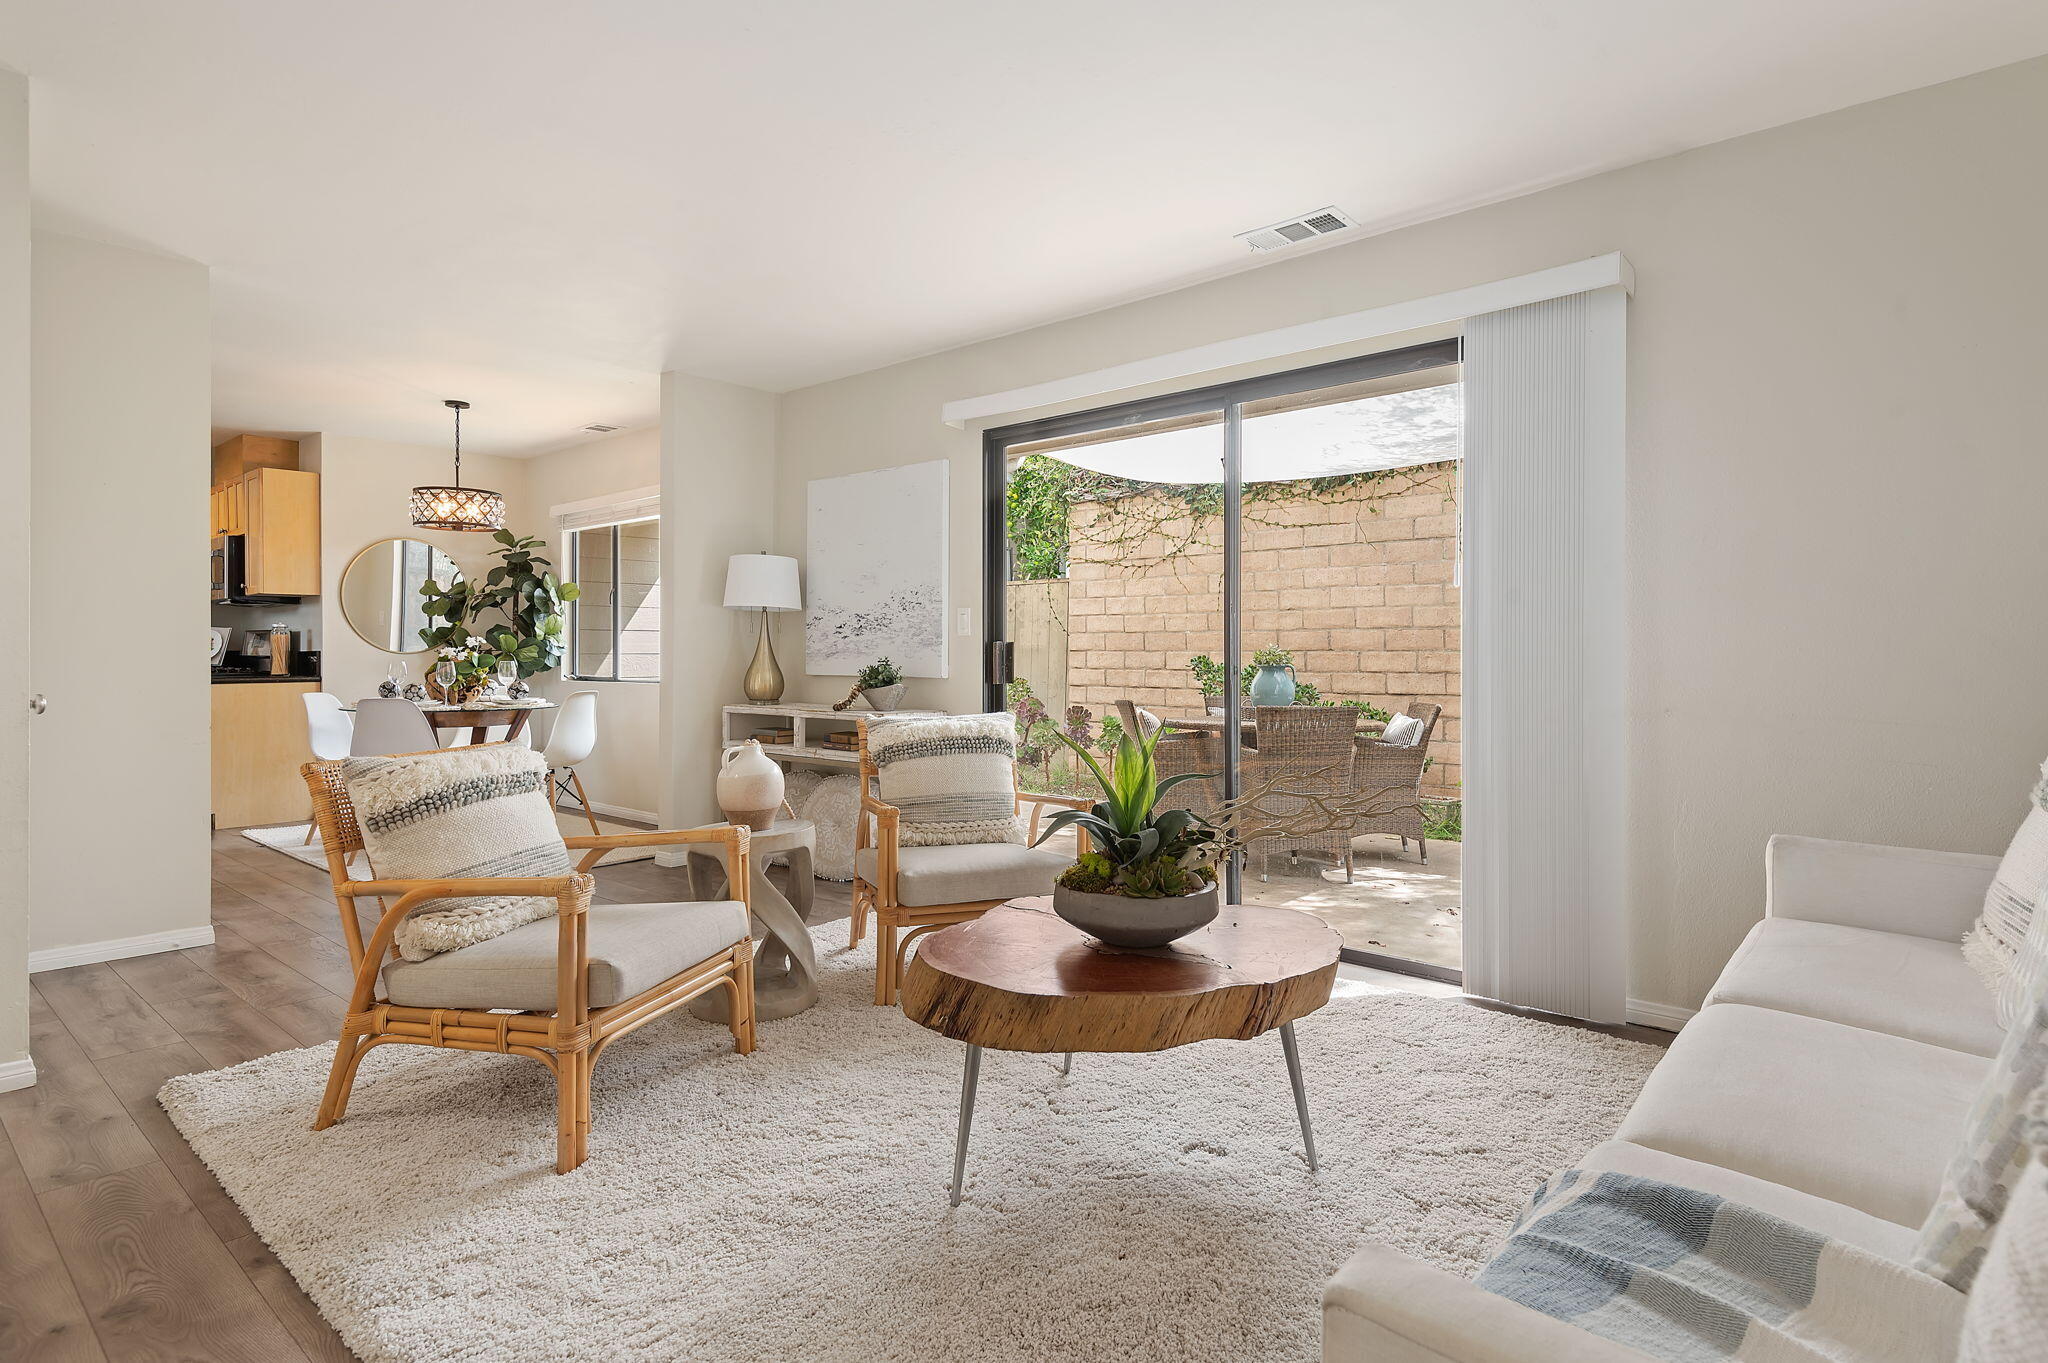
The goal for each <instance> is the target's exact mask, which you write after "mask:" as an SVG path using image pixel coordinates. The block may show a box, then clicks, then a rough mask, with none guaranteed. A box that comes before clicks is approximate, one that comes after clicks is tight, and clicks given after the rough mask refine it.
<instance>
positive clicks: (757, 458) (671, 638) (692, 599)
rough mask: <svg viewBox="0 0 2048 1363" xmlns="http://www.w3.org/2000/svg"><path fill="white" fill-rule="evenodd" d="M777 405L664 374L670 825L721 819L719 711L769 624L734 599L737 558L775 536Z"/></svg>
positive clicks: (665, 739)
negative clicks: (761, 625)
mask: <svg viewBox="0 0 2048 1363" xmlns="http://www.w3.org/2000/svg"><path fill="white" fill-rule="evenodd" d="M777 405H778V404H777V400H776V398H775V397H774V395H772V394H769V393H763V392H759V391H757V390H755V389H752V388H741V387H737V386H735V385H733V384H729V383H717V382H714V381H712V380H710V379H699V378H692V377H691V376H689V375H687V374H675V373H669V374H664V375H662V376H661V486H662V517H661V561H662V573H663V578H664V581H663V582H662V602H663V604H662V626H663V638H662V677H663V679H664V681H663V686H662V691H663V698H664V706H665V713H664V719H665V721H666V722H665V724H664V726H663V732H662V742H661V745H660V747H661V751H662V752H663V754H664V756H665V761H666V762H667V765H668V773H669V776H668V782H667V788H666V789H665V791H664V792H663V800H662V804H661V811H660V812H661V816H662V826H663V827H666V828H676V827H686V826H688V825H691V824H700V823H708V822H710V821H712V820H714V819H716V818H718V817H719V815H718V804H717V801H716V799H715V798H714V797H713V794H712V787H713V782H714V780H715V779H716V777H717V773H718V752H719V707H720V706H722V705H729V704H732V703H733V702H735V701H737V700H738V699H739V698H740V694H741V693H740V678H741V676H742V675H744V673H745V672H746V666H747V660H748V659H749V658H750V657H751V656H752V646H753V637H754V636H753V629H754V627H755V626H756V624H757V621H756V618H755V617H754V616H752V615H751V614H749V613H747V612H743V611H729V610H727V609H725V607H724V605H723V604H722V603H723V601H724V599H725V561H726V559H727V558H728V557H730V556H731V555H733V554H745V553H759V552H760V551H761V550H762V549H763V548H765V547H767V544H768V542H769V540H770V539H771V538H772V536H773V530H774V524H773V511H774V506H775V502H774V490H775V471H776V436H775V432H776V409H777ZM792 656H794V657H799V658H800V657H801V656H802V654H801V653H798V654H796V655H788V654H785V655H784V658H785V663H784V669H783V670H784V671H785V672H790V673H792V674H795V675H793V677H792V680H793V681H800V680H801V675H800V672H799V668H800V664H792V662H791V661H790V660H791V658H792ZM796 690H797V688H796V687H795V686H792V688H791V694H792V695H794V694H795V693H796ZM834 699H837V697H834Z"/></svg>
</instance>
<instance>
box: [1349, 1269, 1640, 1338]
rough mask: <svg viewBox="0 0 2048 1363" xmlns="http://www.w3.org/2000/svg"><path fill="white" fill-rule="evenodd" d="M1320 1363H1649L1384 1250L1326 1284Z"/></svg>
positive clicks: (1525, 1308) (1522, 1307)
mask: <svg viewBox="0 0 2048 1363" xmlns="http://www.w3.org/2000/svg"><path fill="white" fill-rule="evenodd" d="M1323 1363H1653V1360H1652V1359H1651V1358H1650V1356H1649V1355H1648V1354H1645V1353H1641V1352H1639V1351H1637V1350H1635V1349H1631V1348H1629V1347H1628V1346H1626V1345H1623V1344H1616V1343H1614V1342H1613V1341H1612V1340H1607V1339H1602V1338H1601V1337H1600V1336H1598V1335H1594V1334H1588V1333H1587V1332H1586V1331H1584V1330H1581V1329H1580V1328H1579V1327H1578V1326H1576V1325H1567V1324H1566V1323H1565V1322H1563V1321H1561V1320H1557V1319H1555V1318H1554V1317H1551V1316H1546V1315H1544V1314H1543V1313H1542V1312H1540V1311H1531V1310H1530V1309H1529V1308H1528V1307H1526V1306H1523V1305H1522V1304H1521V1303H1519V1302H1512V1301H1509V1300H1508V1299H1507V1298H1506V1297H1497V1296H1495V1295H1494V1294H1493V1293H1491V1292H1488V1291H1486V1290H1485V1289H1484V1288H1479V1287H1474V1286H1473V1285H1472V1284H1471V1283H1469V1282H1467V1281H1466V1280H1465V1279H1463V1278H1460V1277H1458V1276H1457V1275H1456V1274H1453V1273H1446V1272H1444V1271H1443V1270H1442V1269H1440V1268H1431V1267H1430V1266H1429V1265H1428V1264H1425V1263H1421V1262H1419V1261H1417V1260H1414V1259H1411V1258H1409V1257H1408V1256H1407V1255H1405V1254H1402V1253H1400V1252H1399V1251H1398V1250H1392V1249H1388V1248H1386V1247H1385V1246H1384V1245H1367V1246H1366V1247H1365V1248H1364V1249H1361V1250H1359V1251H1358V1253H1356V1254H1354V1255H1352V1256H1351V1258H1350V1259H1348V1260H1346V1261H1345V1264H1344V1267H1342V1268H1340V1269H1338V1270H1337V1274H1336V1276H1335V1277H1333V1278H1331V1279H1330V1281H1329V1282H1327V1283H1325V1284H1324V1285H1323Z"/></svg>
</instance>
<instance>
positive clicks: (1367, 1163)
mask: <svg viewBox="0 0 2048 1363" xmlns="http://www.w3.org/2000/svg"><path fill="white" fill-rule="evenodd" d="M831 930H832V929H829V928H828V929H827V931H828V932H829V931H831ZM821 955H822V956H823V960H822V961H821V965H822V966H823V967H824V970H823V986H824V1000H823V1002H821V1003H820V1004H819V1005H818V1006H817V1007H816V1008H814V1009H812V1010H810V1011H809V1012H807V1013H802V1014H799V1015H798V1016H796V1017H793V1018H789V1019H786V1020H784V1021H780V1022H770V1023H764V1024H762V1026H761V1034H760V1047H759V1049H758V1050H757V1051H756V1052H755V1053H754V1054H753V1055H752V1056H739V1055H735V1054H733V1053H732V1051H731V1049H730V1037H729V1035H728V1034H727V1033H725V1032H724V1031H722V1030H719V1029H717V1028H714V1027H712V1026H710V1025H709V1024H705V1023H700V1022H697V1021H695V1020H694V1019H692V1018H689V1017H687V1016H683V1015H675V1016H671V1017H670V1018H666V1019H663V1020H661V1021H658V1022H655V1023H653V1024H651V1025H649V1026H648V1027H646V1028H643V1029H642V1030H641V1031H639V1032H637V1033H635V1034H634V1035H632V1036H630V1037H628V1038H626V1039H625V1040H623V1041H621V1042H620V1043H619V1044H618V1045H616V1046H614V1047H612V1048H611V1049H610V1050H608V1051H607V1052H606V1054H605V1056H604V1058H603V1060H602V1061H600V1062H599V1064H598V1066H597V1072H596V1092H595V1096H594V1099H593V1103H592V1115H593V1119H594V1120H593V1130H592V1133H591V1150H590V1160H589V1162H588V1163H587V1164H585V1165H584V1166H583V1167H582V1168H581V1169H579V1170H577V1171H576V1172H575V1173H573V1174H568V1175H564V1176H557V1175H555V1174H554V1173H552V1172H550V1168H551V1164H552V1161H553V1158H554V1115H553V1113H554V1103H553V1096H552V1092H553V1091H552V1085H551V1084H550V1082H549V1081H548V1079H547V1076H546V1073H545V1072H544V1071H543V1070H542V1069H541V1068H540V1066H539V1065H537V1064H535V1063H534V1062H532V1061H529V1060H522V1059H519V1058H517V1057H511V1056H496V1055H483V1054H468V1053H450V1052H431V1051H427V1050H424V1049H416V1048H413V1047H406V1046H384V1047H380V1048H378V1049H377V1050H376V1051H375V1052H374V1053H372V1054H371V1055H370V1056H368V1057H367V1058H366V1059H365V1060H364V1062H363V1066H362V1071H361V1076H360V1078H359V1079H358V1081H357V1084H356V1087H355V1095H354V1099H353V1101H352V1102H351V1104H350V1107H349V1111H348V1116H347V1118H346V1119H345V1120H344V1121H343V1122H342V1123H341V1124H340V1125H338V1126H335V1127H333V1128H331V1129H329V1130H327V1131H324V1132H314V1131H312V1130H310V1129H309V1125H310V1123H311V1121H312V1117H313V1111H314V1107H315V1105H316V1103H317V1100H318V1098H319V1095H320V1090H321V1086H322V1084H323V1082H324V1080H325V1077H326V1072H327V1065H328V1059H329V1057H330V1055H331V1053H332V1052H331V1048H329V1047H325V1046H320V1047H313V1048H309V1049H306V1050H299V1051H285V1052H280V1053H278V1054H274V1055H269V1056H265V1057H263V1058H262V1059H259V1060H254V1061H251V1062H249V1063H248V1064H245V1065H240V1066H237V1067H235V1068H233V1069H228V1070H216V1071H212V1072H208V1073H201V1074H191V1075H185V1076H181V1077H179V1078H176V1079H173V1080H172V1081H171V1082H170V1083H169V1084H168V1085H166V1086H165V1088H164V1090H163V1093H162V1096H161V1101H162V1102H163V1105H164V1107H165V1109H166V1110H167V1111H169V1113H170V1114H171V1117H172V1119H173V1120H174V1121H175V1122H176V1123H177V1125H178V1127H179V1129H180V1130H181V1131H183V1132H184V1134H185V1137H186V1139H187V1140H189V1141H190V1142H191V1143H192V1146H193V1148H194V1149H195V1150H197V1151H198V1152H199V1155H200V1157H201V1158H202V1159H204V1160H205V1161H206V1163H207V1165H208V1166H209V1167H211V1168H212V1169H213V1171H214V1173H215V1174H216V1175H218V1176H219V1178H220V1181H221V1183H222V1184H223V1185H224V1186H225V1187H226V1188H227V1190H228V1192H229V1193H230V1194H232V1195H233V1197H234V1199H235V1200H236V1202H237V1203H239V1204H240V1206H241V1208H242V1210H243V1211H244V1212H245V1213H247V1215H248V1217H249V1220H250V1222H251V1224H252V1225H254V1226H255V1228H256V1230H257V1231H258V1232H259V1233H260V1234H261V1235H262V1237H263V1239H264V1241H265V1242H266V1243H268V1244H269V1245H270V1247H271V1248H272V1249H273V1250H274V1251H275V1252H276V1254H277V1256H278V1257H279V1258H280V1259H281V1260H283V1262H284V1263H285V1265H286V1266H287V1267H288V1268H290V1269H291V1271H292V1273H293V1274H294V1275H295V1276H296V1277H297V1279H298V1281H299V1283H300V1285H301V1286H303V1287H304V1288H305V1290H306V1292H307V1293H308V1295H310V1296H311V1297H312V1299H313V1301H314V1302H315V1303H316V1304H317V1305H318V1306H319V1308H320V1310H321V1311H322V1312H323V1313H324V1314H325V1315H326V1317H327V1319H328V1320H329V1321H331V1322H332V1323H333V1325H334V1327H335V1329H336V1330H338V1331H339V1332H340V1334H341V1337H342V1339H343V1340H344V1341H345V1342H346V1343H347V1344H348V1346H349V1347H350V1348H351V1349H353V1350H354V1351H355V1352H356V1354H357V1355H358V1356H359V1357H360V1358H361V1359H363V1360H364V1363H399V1361H400V1360H407V1361H408V1363H414V1361H417V1360H424V1359H434V1360H458V1359H459V1360H477V1361H478V1363H482V1361H483V1360H490V1361H491V1363H525V1361H527V1360H531V1361H532V1363H560V1361H561V1360H581V1359H591V1360H601V1361H602V1363H628V1361H629V1360H631V1361H632V1363H641V1361H642V1360H644V1361H646V1363H654V1361H655V1360H661V1361H662V1363H669V1361H671V1360H688V1361H689V1363H727V1361H728V1360H731V1363H741V1361H742V1360H744V1363H779V1361H780V1360H804V1361H805V1363H873V1360H878V1359H906V1360H918V1363H997V1361H998V1360H1001V1361H1003V1363H1009V1361H1011V1360H1020V1359H1056V1360H1076V1361H1078V1360H1084V1359H1085V1360H1103V1359H1112V1358H1113V1359H1117V1360H1142V1361H1143V1363H1153V1361H1155V1360H1156V1361H1157V1363H1168V1360H1171V1361H1172V1363H1193V1361H1197V1360H1199V1361H1202V1363H1210V1361H1213V1363H1267V1361H1268V1360H1271V1361H1272V1363H1281V1361H1283V1360H1284V1363H1314V1360H1315V1359H1316V1358H1317V1357H1318V1350H1319V1341H1320V1338H1321V1317H1320V1311H1319V1306H1318V1294H1319V1292H1320V1289H1321V1286H1322V1283H1323V1280H1324V1279H1325V1278H1326V1277H1328V1276H1329V1274H1330V1273H1331V1272H1332V1271H1334V1270H1335V1269H1336V1268H1337V1266H1338V1265H1339V1264H1341V1263H1342V1262H1343V1261H1344V1260H1345V1258H1346V1257H1348V1256H1349V1255H1350V1253H1351V1252H1352V1251H1353V1250H1354V1249H1356V1248H1357V1247H1358V1246H1360V1245H1361V1244H1364V1243H1365V1242H1367V1241H1377V1242H1379V1243H1382V1244H1389V1245H1393V1246H1396V1247H1398V1248H1400V1249H1402V1250H1404V1251H1406V1252H1407V1253H1410V1254H1413V1255H1416V1256H1418V1257H1420V1258H1423V1259H1426V1260H1428V1261H1430V1262H1432V1263H1435V1264H1438V1265H1442V1266H1444V1267H1446V1268H1449V1269H1453V1270H1455V1271H1458V1272H1460V1273H1467V1274H1469V1273H1472V1272H1474V1271H1476V1270H1477V1268H1478V1267H1479V1265H1480V1264H1481V1263H1483V1262H1484V1260H1485V1259H1486V1257H1487V1256H1488V1255H1489V1254H1490V1253H1491V1251H1492V1250H1493V1248H1494V1247H1495V1245H1496V1244H1497V1243H1498V1242H1499V1240H1500V1239H1501V1238H1502V1236H1503V1235H1504V1234H1505V1233H1506V1231H1507V1229H1508V1225H1509V1223H1510V1221H1511V1220H1512V1219H1513V1217H1514V1215H1515V1213H1516V1211H1517V1210H1518V1209H1519V1208H1520V1207H1521V1206H1522V1204H1523V1202H1524V1200H1525V1199H1526V1198H1527V1197H1528V1195H1529V1193H1530V1192H1531V1191H1532V1190H1533V1189H1534V1188H1535V1186H1536V1184H1537V1183H1538V1182H1539V1181H1540V1180H1541V1179H1543V1178H1544V1177H1546V1176H1547V1175H1549V1174H1550V1173H1552V1172H1554V1171H1555V1170H1557V1169H1560V1168H1563V1167H1565V1166H1566V1165H1567V1164H1568V1163H1569V1162H1570V1161H1571V1160H1573V1159H1574V1158H1575V1157H1577V1156H1578V1155H1579V1154H1581V1153H1582V1152H1584V1151H1585V1150H1586V1149H1587V1148H1588V1147H1589V1146H1591V1145H1593V1144H1594V1143H1595V1142H1597V1141H1599V1140H1601V1139H1602V1138H1604V1137H1605V1136H1607V1135H1608V1134H1610V1133H1611V1132H1612V1131H1613V1129H1614V1127H1615V1126H1616V1124H1617V1123H1618V1122H1619V1121H1620V1119H1621V1116H1622V1114H1623V1113H1624V1111H1625V1110H1626V1109H1627V1107H1628V1104H1629V1102H1630V1101H1631V1100H1632V1099H1633V1097H1634V1096H1635V1093H1636V1090H1637V1089H1638V1088H1639V1087H1640V1086H1641V1084H1642V1081H1643V1079H1644V1077H1645V1076H1647V1075H1648V1073H1649V1071H1650V1068H1651V1066H1652V1065H1653V1064H1654V1063H1655V1062H1656V1060H1657V1059H1658V1057H1659V1056H1660V1055H1661V1054H1662V1052H1660V1051H1658V1050H1657V1049H1655V1048H1653V1047H1650V1046H1646V1045H1643V1044H1641V1043H1637V1042H1631V1041H1623V1040H1619V1039H1616V1038H1613V1037H1609V1036H1606V1035H1602V1034H1599V1033H1594V1032H1588V1031H1582V1030H1578V1029H1574V1028H1569V1027H1563V1026H1557V1025H1553V1024H1549V1023H1543V1022H1536V1021H1532V1020H1530V1019H1526V1018H1520V1017H1512V1016H1507V1015H1503V1014H1500V1013H1494V1012H1488V1011H1485V1010H1482V1009H1479V1008H1474V1007H1470V1006H1468V1005H1464V1004H1461V1003H1458V1002H1456V1001H1451V1000H1440V999H1431V998H1424V997H1419V996H1414V995H1406V994H1376V995H1369V996H1365V997H1354V998H1347V999H1339V1000H1337V1001H1336V1002H1333V1003H1332V1004H1331V1005H1330V1006H1329V1007H1327V1008H1325V1009H1324V1010H1323V1011H1322V1012H1319V1013H1317V1014H1315V1015H1314V1016H1312V1017H1309V1018H1305V1019H1303V1020H1302V1021H1301V1022H1300V1023H1299V1024H1298V1025H1297V1030H1298V1032H1299V1035H1300V1039H1301V1050H1302V1060H1303V1064H1304V1066H1305V1067H1306V1071H1307V1081H1308V1086H1309V1093H1310V1101H1311V1103H1312V1104H1313V1111H1314V1117H1315V1124H1316V1136H1317V1142H1318V1145H1319V1148H1320V1153H1321V1156H1322V1161H1323V1168H1322V1172H1321V1173H1319V1174H1316V1173H1311V1172H1309V1170H1308V1168H1307V1166H1306V1164H1305V1162H1304V1161H1303V1159H1302V1156H1301V1145H1300V1135H1299V1131H1298V1130H1297V1128H1296V1126H1295V1118H1294V1107H1293V1102H1292V1100H1291V1098H1290V1096H1289V1093H1288V1087H1287V1073H1286V1069H1285V1066H1284V1063H1283V1060H1282V1058H1281V1052H1280V1042H1279V1038H1278V1037H1276V1036H1271V1035H1269V1036H1266V1037H1262V1038H1260V1039H1259V1040H1257V1041H1252V1042H1242V1043H1240V1042H1206V1043H1201V1044H1198V1045H1194V1046H1187V1047H1182V1048H1181V1049H1179V1050H1174V1051H1168V1052H1165V1053H1162V1054H1159V1055H1148V1056H1096V1055H1079V1056H1076V1057H1075V1059H1074V1071H1073V1074H1072V1076H1071V1077H1070V1078H1064V1079H1063V1078H1061V1077H1060V1074H1059V1070H1058V1058H1057V1057H1046V1056H1030V1055H1019V1054H1011V1053H1000V1052H993V1051H992V1052H989V1053H988V1054H987V1057H986V1059H985V1060H984V1062H983V1065H982V1074H981V1099H980V1105H979V1107H978V1110H977V1113H976V1118H975V1125H974V1140H973V1147H972V1150H971V1152H970V1156H969V1161H968V1185H967V1200H966V1202H965V1204H964V1205H963V1206H961V1207H959V1208H957V1209H954V1208H949V1207H948V1206H947V1203H946V1182H947V1178H948V1176H949V1173H950V1161H951V1157H952V1146H953V1128H954V1117H955V1111H956V1107H955V1104H956V1102H957V1100H958V1096H959V1088H960V1069H961V1058H962V1048H961V1047H960V1046H958V1045H957V1044H955V1043H952V1042H949V1041H946V1040H944V1039H943V1038H941V1037H939V1036H937V1035H935V1034H933V1033H931V1032H927V1031H925V1030H924V1029H923V1028H921V1027H918V1026H916V1025H915V1024H913V1023H912V1022H910V1021H909V1020H908V1019H907V1018H905V1017H904V1016H903V1015H902V1014H901V1013H900V1012H898V1011H896V1010H894V1009H884V1008H877V1007H875V1006H874V1005H873V1004H872V1003H871V1002H867V1001H865V1000H864V999H863V995H864V994H866V995H867V996H868V997H869V998H871V997H872V994H871V992H870V991H871V990H872V987H873V986H872V983H871V981H872V978H873V977H872V974H871V971H872V968H873V962H872V957H871V956H870V955H869V953H868V952H867V951H866V950H865V949H863V950H861V951H858V952H847V951H844V950H841V951H838V952H834V953H829V954H826V953H821Z"/></svg>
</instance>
